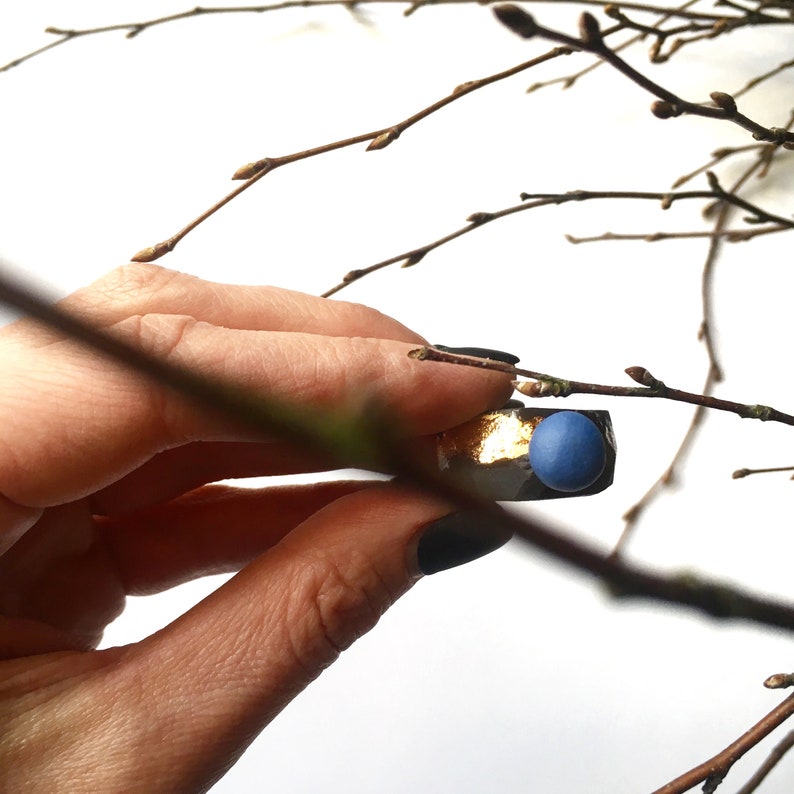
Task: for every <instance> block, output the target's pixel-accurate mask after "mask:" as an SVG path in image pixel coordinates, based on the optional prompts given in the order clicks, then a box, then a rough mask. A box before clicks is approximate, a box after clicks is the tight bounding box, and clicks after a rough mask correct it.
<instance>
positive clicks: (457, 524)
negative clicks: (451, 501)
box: [417, 513, 513, 574]
mask: <svg viewBox="0 0 794 794" xmlns="http://www.w3.org/2000/svg"><path fill="white" fill-rule="evenodd" d="M512 534H513V533H512V531H511V530H510V529H508V528H507V527H505V526H504V525H499V524H498V523H497V522H495V521H494V520H493V518H489V517H488V516H484V515H483V514H482V513H452V514H450V515H448V516H444V517H443V518H440V519H439V520H438V521H434V522H433V523H432V524H430V525H428V526H427V527H426V529H425V531H424V534H423V535H422V537H421V538H420V539H419V545H418V547H417V555H418V558H419V570H420V571H422V573H423V574H431V573H438V572H439V571H446V570H447V569H449V568H454V567H456V566H457V565H464V564H465V563H467V562H471V561H472V560H476V559H477V558H478V557H483V556H485V555H486V554H489V553H490V552H492V551H496V549H498V548H499V547H500V546H504V544H505V543H507V541H508V540H510V538H511V536H512Z"/></svg>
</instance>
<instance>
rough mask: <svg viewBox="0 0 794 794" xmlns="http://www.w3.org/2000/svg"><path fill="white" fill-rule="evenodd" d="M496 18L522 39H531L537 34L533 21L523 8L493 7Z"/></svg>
mask: <svg viewBox="0 0 794 794" xmlns="http://www.w3.org/2000/svg"><path fill="white" fill-rule="evenodd" d="M493 12H494V15H495V16H496V18H497V19H498V20H499V21H500V22H501V23H502V24H503V25H504V26H505V27H506V28H509V29H510V30H512V31H513V33H515V34H516V35H518V36H521V38H522V39H531V38H532V37H533V36H534V35H535V34H536V33H537V32H538V26H537V24H535V20H534V19H533V17H531V16H530V15H529V14H527V12H526V11H524V9H523V8H519V7H518V6H514V5H510V4H507V5H501V6H494V9H493Z"/></svg>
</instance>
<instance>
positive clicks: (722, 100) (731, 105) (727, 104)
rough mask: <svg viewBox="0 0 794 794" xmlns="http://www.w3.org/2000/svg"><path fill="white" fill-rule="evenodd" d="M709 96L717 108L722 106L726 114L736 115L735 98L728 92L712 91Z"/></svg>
mask: <svg viewBox="0 0 794 794" xmlns="http://www.w3.org/2000/svg"><path fill="white" fill-rule="evenodd" d="M709 96H710V97H711V101H712V102H713V103H714V104H715V105H716V106H717V107H718V108H722V109H723V110H724V111H725V115H726V116H729V117H730V116H735V115H736V113H737V109H736V100H735V99H734V98H733V97H732V96H731V95H730V94H726V93H725V92H724V91H712V92H711V93H710V94H709Z"/></svg>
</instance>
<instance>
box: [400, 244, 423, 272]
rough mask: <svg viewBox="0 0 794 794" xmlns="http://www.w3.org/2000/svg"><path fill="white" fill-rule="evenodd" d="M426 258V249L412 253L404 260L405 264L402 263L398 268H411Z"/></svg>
mask: <svg viewBox="0 0 794 794" xmlns="http://www.w3.org/2000/svg"><path fill="white" fill-rule="evenodd" d="M426 256H427V248H423V249H422V250H421V251H414V252H413V253H412V254H411V255H410V256H409V257H408V258H407V259H406V260H405V262H403V263H402V264H401V265H400V267H413V266H414V265H418V264H419V263H420V262H421V261H422V260H423V259H424V258H425V257H426Z"/></svg>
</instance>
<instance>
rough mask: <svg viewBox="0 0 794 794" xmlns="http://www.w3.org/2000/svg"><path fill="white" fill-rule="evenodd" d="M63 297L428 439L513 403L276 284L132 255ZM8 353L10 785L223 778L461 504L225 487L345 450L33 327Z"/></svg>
mask: <svg viewBox="0 0 794 794" xmlns="http://www.w3.org/2000/svg"><path fill="white" fill-rule="evenodd" d="M62 305H63V307H64V308H66V309H68V310H69V311H71V312H74V313H75V314H77V315H79V316H80V317H82V318H83V319H85V320H87V321H90V322H92V323H94V324H96V325H98V326H100V327H103V328H107V329H110V330H112V331H113V332H114V333H119V334H121V335H123V336H124V337H125V338H127V339H128V340H130V341H131V342H133V343H135V344H137V345H139V346H140V347H142V348H143V349H145V350H147V351H149V352H152V353H155V354H157V355H160V356H163V357H165V358H166V359H168V360H170V361H173V362H178V363H179V364H182V365H186V366H191V367H194V368H195V369H197V370H198V371H200V372H202V373H203V374H206V375H208V376H213V377H220V378H225V379H227V380H228V381H229V382H231V383H236V384H242V385H244V386H246V387H248V388H250V389H254V390H258V391H260V392H261V393H262V394H266V395H272V396H275V397H277V398H279V399H281V400H289V401H290V402H291V403H294V404H297V405H301V406H306V407H307V408H309V409H312V410H322V409H323V408H327V407H329V406H333V405H337V404H340V403H342V404H345V403H346V402H349V401H350V400H352V399H354V398H356V397H359V396H360V395H362V394H366V395H367V396H368V397H370V398H373V399H375V400H377V401H378V402H379V403H380V404H382V405H384V406H385V408H386V409H387V410H390V411H393V412H394V414H395V417H396V419H398V420H399V424H400V427H402V428H403V429H404V432H405V433H406V435H407V436H408V437H409V438H415V439H416V444H417V446H420V445H421V444H422V437H423V436H426V435H427V434H432V433H435V432H438V431H441V430H444V429H446V428H448V427H451V426H453V425H456V424H459V423H461V422H463V421H466V420H467V419H469V418H471V417H472V416H474V415H476V414H477V413H480V412H482V411H484V410H488V409H491V408H495V407H497V406H499V405H500V404H502V403H503V402H504V400H505V399H506V398H507V397H508V396H509V393H510V385H509V379H508V378H507V377H506V376H501V375H499V374H496V373H488V372H482V371H477V370H473V369H469V368H460V369H458V370H456V371H455V376H454V377H450V375H449V370H448V369H447V368H445V367H444V366H443V365H439V364H433V363H425V362H416V361H412V360H410V359H408V358H407V357H406V353H407V351H408V350H410V349H411V348H412V347H415V346H417V345H420V344H424V340H423V339H422V338H421V337H420V336H418V335H417V334H415V333H414V332H412V331H410V330H409V329H407V328H405V327H404V326H403V325H401V324H400V323H398V322H396V321H395V320H393V319H391V318H389V317H385V316H384V315H382V314H379V313H378V312H375V311H373V310H371V309H368V308H365V307H362V306H358V305H355V304H348V303H343V302H337V301H328V300H323V299H320V298H313V297H310V296H306V295H301V294H298V293H294V292H289V291H285V290H279V289H275V288H270V287H234V286H227V285H220V284H212V283H208V282H203V281H200V280H198V279H195V278H192V277H189V276H185V275H182V274H177V273H174V272H170V271H167V270H164V269H161V268H158V267H155V266H151V265H130V266H125V267H123V268H120V269H119V270H117V271H114V272H113V273H111V274H110V275H108V276H107V277H105V278H104V279H102V280H101V281H99V282H98V283H96V284H94V285H92V286H91V287H88V288H86V289H84V290H81V291H80V292H78V293H76V294H74V295H73V296H71V297H70V298H67V299H66V300H65V301H64V302H63V304H62ZM0 367H1V369H2V371H3V373H4V386H3V389H2V390H0V422H2V427H3V428H4V430H3V434H2V438H1V439H0V724H2V726H3V728H2V732H0V788H1V789H2V790H3V791H4V792H10V793H12V794H13V792H17V791H20V792H21V791H25V792H31V791H34V792H37V791H42V792H45V791H46V792H50V791H69V792H89V791H90V792H96V791H102V792H137V791H141V792H148V793H149V794H158V792H169V794H173V793H174V792H195V791H205V790H207V789H208V788H209V787H210V786H211V785H212V783H213V782H215V781H216V780H217V779H218V778H219V777H220V776H221V775H222V774H223V773H224V772H225V771H226V770H227V769H228V768H229V767H230V766H231V765H232V764H233V763H234V762H235V760H236V759H237V758H238V757H239V755H240V754H241V753H242V751H243V750H244V749H245V747H246V746H247V745H248V744H249V743H250V741H251V740H252V739H253V738H254V737H255V736H256V735H257V733H259V731H261V730H262V729H263V728H264V727H265V726H266V725H267V723H268V722H269V721H270V720H272V719H273V717H274V716H275V715H276V714H278V712H279V711H280V710H281V709H282V708H283V707H284V706H285V705H286V704H287V703H288V702H289V701H290V700H291V699H292V698H293V697H294V696H295V695H296V694H297V693H298V692H300V691H301V689H303V688H304V687H305V686H306V685H307V684H308V683H309V682H310V681H311V680H313V679H314V678H315V677H316V676H317V675H319V674H320V672H321V671H322V670H323V669H324V668H325V667H327V666H328V665H329V664H331V663H332V662H333V661H334V659H335V658H336V657H337V656H338V655H339V653H340V652H341V651H342V650H343V649H344V648H346V647H348V646H349V645H350V644H351V643H352V642H354V641H355V640H356V639H357V638H358V637H360V636H361V635H362V634H364V633H365V632H366V631H368V630H369V629H370V628H372V626H373V625H374V624H375V623H376V622H377V620H378V618H379V617H380V615H381V614H383V612H384V611H385V610H386V609H388V607H389V606H390V605H391V604H392V603H394V601H395V600H396V599H397V598H398V597H399V596H400V595H401V594H402V593H404V592H405V591H406V590H407V589H408V588H409V587H410V586H411V585H412V584H413V583H414V582H415V581H416V580H417V579H418V578H419V576H420V574H419V570H418V567H417V560H416V546H417V543H418V539H419V537H420V535H421V533H422V530H423V528H424V527H426V526H427V525H429V524H430V523H432V522H433V521H435V520H437V519H438V518H440V517H442V516H444V515H446V514H448V513H449V512H450V510H451V507H450V506H449V505H445V504H443V503H441V502H439V501H437V500H434V499H432V498H430V497H428V496H426V495H421V494H417V493H413V492H410V491H408V490H407V489H405V488H403V487H401V486H399V485H396V484H385V485H384V484H368V483H363V482H336V483H324V484H315V485H307V486H291V487H283V486H282V487H279V486H273V487H270V488H266V489H260V490H254V489H238V488H231V487H228V486H221V485H212V484H208V483H212V482H214V481H217V480H220V479H228V478H234V477H247V476H254V475H263V474H264V475H275V474H285V473H294V472H310V471H320V470H324V469H326V468H327V467H328V466H329V465H330V464H329V463H328V462H327V461H323V460H318V459H317V457H316V456H315V455H311V454H309V452H308V451H307V450H305V449H300V448H296V447H294V446H292V445H290V444H289V443H287V442H284V441H272V442H269V441H261V440H259V439H258V440H256V441H254V440H253V439H248V438H245V437H244V436H241V431H240V428H239V426H238V425H235V424H234V423H233V422H231V421H227V420H226V419H224V418H219V417H218V416H216V415H210V414H209V413H204V412H202V411H200V410H198V409H197V408H195V407H194V406H192V405H190V404H189V403H188V402H186V401H185V400H183V399H182V398H180V397H179V396H176V395H174V394H173V393H170V392H167V391H165V390H163V389H161V388H160V387H158V386H157V384H155V383H152V382H151V381H149V380H147V379H146V378H145V377H143V376H141V375H138V374H136V373H132V372H130V371H127V370H125V369H124V368H123V367H121V366H120V365H116V364H115V363H113V362H110V361H108V360H107V359H104V358H102V357H100V356H98V355H96V354H94V353H92V352H91V351H89V350H87V349H85V348H84V347H82V346H80V345H78V344H76V343H74V342H72V341H70V340H68V339H64V338H62V337H61V336H59V335H58V334H56V333H54V332H52V331H50V330H49V329H46V328H43V327H42V326H40V325H37V324H36V323H33V322H31V321H26V320H25V321H20V322H18V323H15V324H14V325H12V326H9V327H8V328H6V329H3V330H2V331H0ZM373 528H377V531H372V530H373ZM229 571H238V572H239V573H237V574H236V575H235V576H234V577H233V578H232V579H231V580H230V581H229V582H228V583H227V584H225V585H224V586H222V587H221V588H219V589H218V590H217V591H216V592H215V593H213V594H212V595H211V596H210V597H208V598H207V599H205V600H204V601H202V602H201V603H200V604H198V605H197V606H196V607H194V608H193V609H191V610H190V611H188V612H187V613H185V614H184V615H182V616H181V617H180V618H179V619H177V620H176V621H175V622H174V623H172V624H171V625H169V626H167V627H166V628H165V629H163V630H162V631H159V632H157V633H156V634H154V635H152V636H150V637H148V638H146V639H144V640H143V641H141V642H138V643H135V644H133V645H129V646H124V647H120V648H111V649H106V650H102V651H96V650H93V649H94V648H95V647H96V645H97V643H98V642H99V640H100V639H101V636H102V632H103V630H104V628H105V626H106V625H107V624H108V623H109V622H110V621H111V620H113V618H114V617H116V616H117V615H118V614H119V613H120V612H121V610H122V609H123V605H124V599H125V596H126V595H127V594H133V593H134V594H147V593H154V592H158V591H161V590H164V589H167V588H169V587H172V586H174V585H176V584H178V583H181V582H184V581H187V580H190V579H193V578H196V577H198V576H203V575H206V574H209V573H218V572H229ZM208 638H211V642H208Z"/></svg>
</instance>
